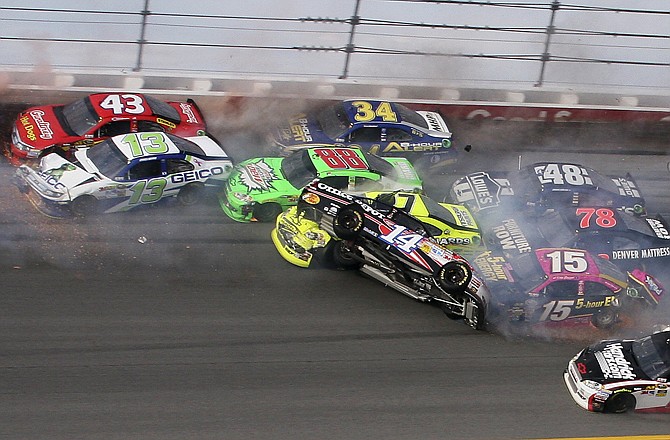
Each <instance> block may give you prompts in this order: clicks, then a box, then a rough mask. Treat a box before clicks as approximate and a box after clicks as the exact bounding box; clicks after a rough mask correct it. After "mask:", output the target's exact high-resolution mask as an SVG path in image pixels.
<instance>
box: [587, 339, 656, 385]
mask: <svg viewBox="0 0 670 440" xmlns="http://www.w3.org/2000/svg"><path fill="white" fill-rule="evenodd" d="M631 346H632V341H627V340H615V339H613V340H606V341H600V342H598V343H596V344H593V345H591V346H589V347H588V348H586V349H584V350H583V351H582V352H581V353H580V354H579V356H578V357H577V359H575V365H576V366H577V370H578V371H579V373H580V374H581V376H582V380H593V381H596V382H598V383H601V384H608V383H613V382H621V381H626V380H644V379H648V377H647V376H646V375H645V374H644V372H643V371H642V370H641V369H640V368H639V367H638V365H637V362H636V361H635V358H634V357H633V353H632V350H631Z"/></svg>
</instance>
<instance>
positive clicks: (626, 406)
mask: <svg viewBox="0 0 670 440" xmlns="http://www.w3.org/2000/svg"><path fill="white" fill-rule="evenodd" d="M635 405H636V400H635V396H633V395H632V394H631V393H625V392H624V393H616V394H613V395H612V396H610V398H609V399H607V401H605V411H606V412H609V413H614V414H622V413H625V412H628V411H631V410H633V409H635Z"/></svg>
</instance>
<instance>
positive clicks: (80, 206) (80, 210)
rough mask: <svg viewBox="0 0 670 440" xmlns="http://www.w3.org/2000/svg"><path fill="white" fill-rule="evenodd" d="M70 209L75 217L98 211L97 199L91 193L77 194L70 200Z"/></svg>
mask: <svg viewBox="0 0 670 440" xmlns="http://www.w3.org/2000/svg"><path fill="white" fill-rule="evenodd" d="M70 211H72V213H73V214H74V215H76V216H77V217H86V216H88V215H91V214H95V213H96V212H98V199H96V198H95V197H94V196H91V195H83V196H79V197H77V198H76V199H74V200H73V201H72V202H70Z"/></svg>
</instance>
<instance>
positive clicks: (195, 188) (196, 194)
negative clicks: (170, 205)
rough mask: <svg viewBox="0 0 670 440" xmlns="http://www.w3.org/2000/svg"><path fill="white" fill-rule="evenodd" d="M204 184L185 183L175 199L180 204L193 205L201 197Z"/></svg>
mask: <svg viewBox="0 0 670 440" xmlns="http://www.w3.org/2000/svg"><path fill="white" fill-rule="evenodd" d="M203 191H204V186H203V185H202V184H198V183H191V184H189V185H186V186H185V187H183V188H182V189H180V190H179V192H178V193H177V201H178V202H179V204H180V205H182V206H191V205H195V204H196V203H198V202H199V201H200V200H201V199H202V193H203Z"/></svg>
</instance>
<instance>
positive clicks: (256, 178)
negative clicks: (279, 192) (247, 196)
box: [240, 159, 279, 191]
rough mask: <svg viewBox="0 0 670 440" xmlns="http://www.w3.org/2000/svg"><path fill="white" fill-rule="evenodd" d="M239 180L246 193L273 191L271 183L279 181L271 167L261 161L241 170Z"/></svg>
mask: <svg viewBox="0 0 670 440" xmlns="http://www.w3.org/2000/svg"><path fill="white" fill-rule="evenodd" d="M240 180H241V181H242V184H243V185H244V186H246V187H247V190H248V191H270V190H273V189H275V187H274V186H272V182H274V181H275V180H279V179H278V178H277V176H276V175H275V172H274V170H273V169H272V167H271V166H270V165H268V164H267V163H265V161H263V160H262V159H261V160H259V161H258V162H254V163H250V164H248V165H246V166H245V167H244V168H242V169H241V170H240Z"/></svg>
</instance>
